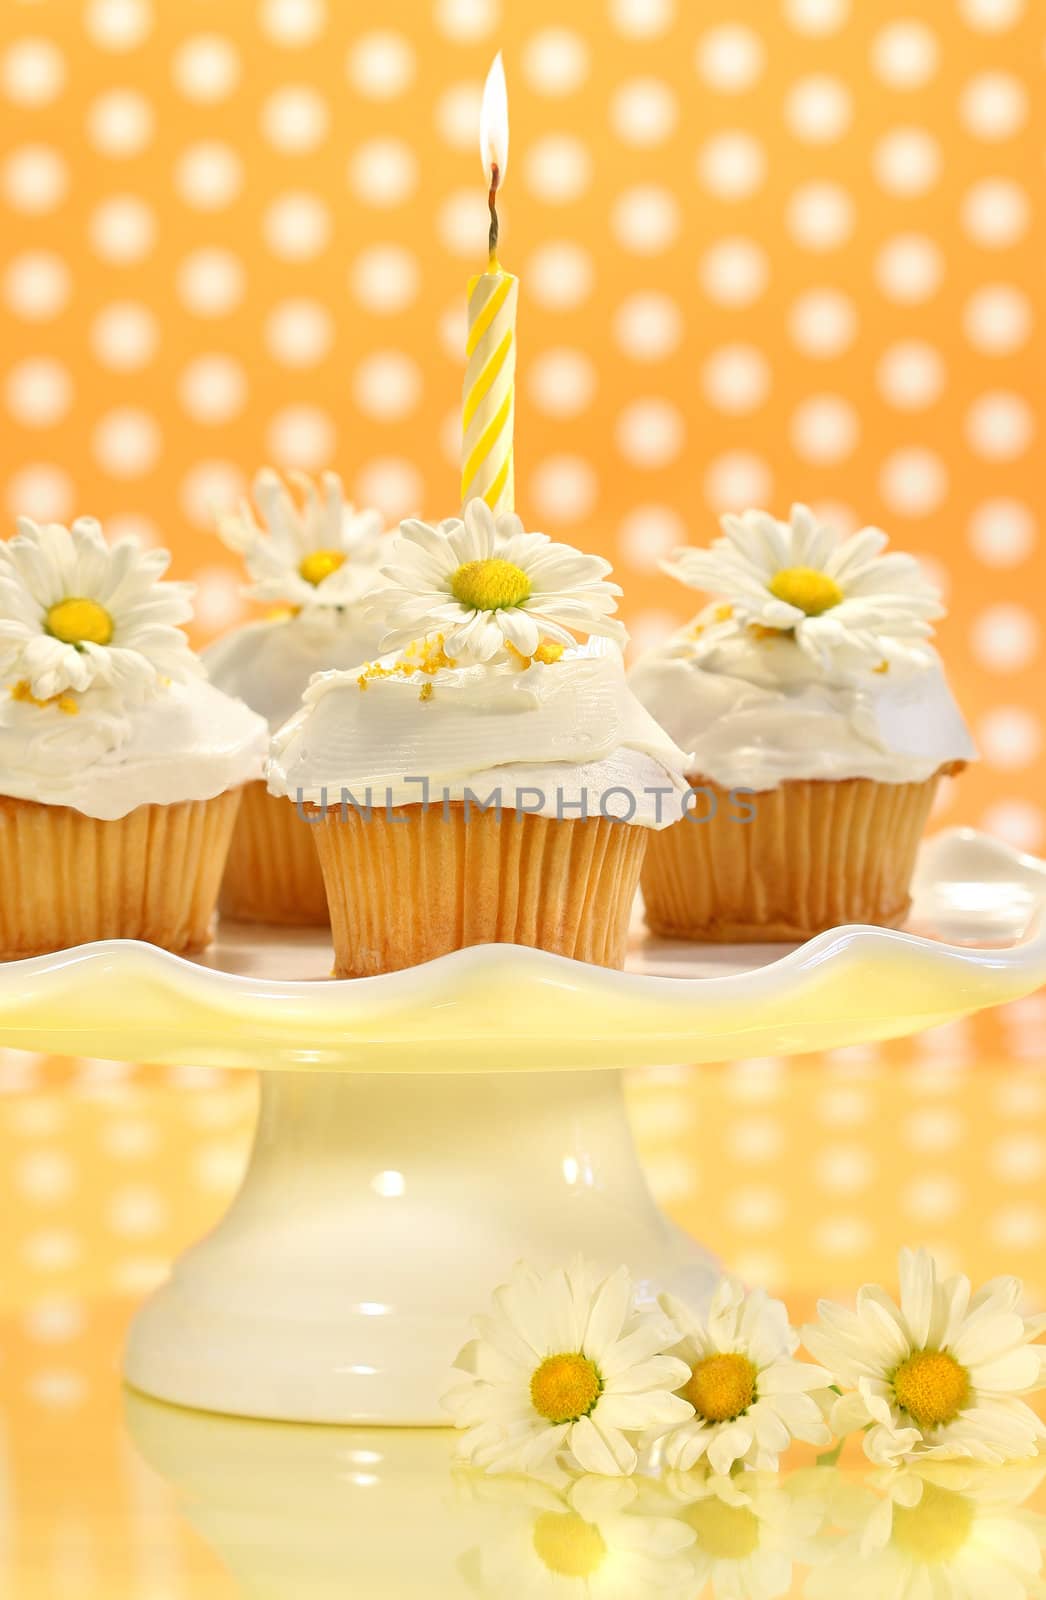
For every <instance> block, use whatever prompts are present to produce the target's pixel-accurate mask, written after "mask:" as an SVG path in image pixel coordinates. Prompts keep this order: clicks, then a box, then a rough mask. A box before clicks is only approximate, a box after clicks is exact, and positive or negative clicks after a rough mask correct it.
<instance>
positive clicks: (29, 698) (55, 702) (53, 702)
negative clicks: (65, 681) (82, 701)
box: [11, 678, 80, 717]
mask: <svg viewBox="0 0 1046 1600" xmlns="http://www.w3.org/2000/svg"><path fill="white" fill-rule="evenodd" d="M11 699H12V700H18V701H20V702H22V703H23V704H25V705H30V706H39V707H40V708H41V709H44V708H45V707H47V706H57V707H58V709H59V711H64V712H65V714H66V716H67V717H75V716H78V715H79V713H80V707H79V705H78V704H77V702H76V701H75V700H74V699H73V697H72V695H71V694H53V695H52V696H51V697H50V699H49V700H38V699H37V697H36V695H35V694H34V693H33V691H32V690H31V689H30V687H29V680H28V678H21V679H19V681H18V682H17V683H16V684H14V685H13V687H12V689H11Z"/></svg>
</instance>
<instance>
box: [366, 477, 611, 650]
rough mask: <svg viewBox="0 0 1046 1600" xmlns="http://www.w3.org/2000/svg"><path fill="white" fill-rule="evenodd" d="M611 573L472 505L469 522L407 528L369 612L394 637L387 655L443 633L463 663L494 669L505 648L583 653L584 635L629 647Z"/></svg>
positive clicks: (385, 644)
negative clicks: (548, 644)
mask: <svg viewBox="0 0 1046 1600" xmlns="http://www.w3.org/2000/svg"><path fill="white" fill-rule="evenodd" d="M610 570H611V569H610V565H609V563H608V562H606V561H604V560H603V559H602V558H601V557H600V556H586V555H582V554H581V553H580V552H579V551H577V550H574V549H573V548H572V547H571V546H570V545H566V544H554V543H553V542H552V540H551V539H549V537H548V535H547V534H544V533H525V532H524V531H523V524H522V522H521V521H520V520H519V518H518V517H517V516H515V515H514V514H509V515H506V516H500V517H495V516H494V514H493V512H492V511H491V509H490V507H489V506H488V505H487V504H486V502H485V501H483V500H470V501H469V503H468V505H467V506H466V507H465V510H464V514H463V520H459V519H458V518H456V517H452V518H448V519H447V520H446V521H445V522H441V523H440V524H439V526H438V527H436V528H432V527H430V526H429V525H428V523H425V522H413V521H411V522H404V523H402V524H401V525H400V533H399V537H398V539H397V540H396V541H395V544H394V545H393V547H392V550H391V553H390V559H389V564H388V565H387V566H384V567H383V568H382V573H383V575H384V576H385V577H386V578H387V579H389V581H390V587H389V588H386V589H380V590H378V592H377V593H376V594H375V595H374V596H373V598H372V600H371V601H370V602H369V604H370V605H371V607H372V608H373V609H374V610H375V612H376V613H377V614H378V615H380V616H381V618H382V620H384V622H385V623H386V625H387V628H388V632H387V633H386V635H385V637H384V638H383V640H382V649H383V650H396V649H399V648H400V647H401V646H402V645H405V644H411V643H413V642H414V640H416V639H419V638H422V637H425V636H428V635H432V634H437V633H439V634H442V635H443V636H444V648H445V650H446V652H447V655H448V656H451V657H452V658H453V659H454V660H457V661H489V660H490V659H491V657H492V656H495V655H497V654H498V653H499V652H500V651H503V650H504V649H505V646H506V645H511V646H512V647H513V648H514V649H515V650H516V651H518V652H519V653H520V654H521V655H523V656H528V657H530V656H533V655H534V654H535V653H536V652H537V651H538V650H539V649H540V647H541V646H542V645H543V643H544V641H545V640H550V641H552V643H553V644H554V645H555V644H558V645H572V644H574V643H575V642H576V641H575V638H574V634H575V632H576V633H586V634H592V633H598V634H605V635H606V636H607V637H609V638H611V639H616V640H617V641H618V642H619V643H624V641H625V639H626V638H627V635H626V633H625V630H624V628H623V627H622V625H621V623H620V622H615V621H613V620H612V619H611V616H610V613H611V612H612V611H614V610H615V609H616V607H617V596H618V595H619V594H620V593H621V590H620V589H619V588H618V586H617V584H616V583H608V582H607V581H606V576H607V574H608V573H609V572H610Z"/></svg>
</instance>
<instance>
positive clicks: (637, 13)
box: [610, 0, 676, 39]
mask: <svg viewBox="0 0 1046 1600" xmlns="http://www.w3.org/2000/svg"><path fill="white" fill-rule="evenodd" d="M675 14H676V5H675V0H610V20H611V23H612V24H613V27H614V29H615V31H616V32H617V33H620V34H621V35H622V36H623V37H624V38H626V39H655V38H657V37H658V36H659V35H660V34H663V33H667V32H668V30H669V28H670V27H671V26H672V23H673V22H674V20H675Z"/></svg>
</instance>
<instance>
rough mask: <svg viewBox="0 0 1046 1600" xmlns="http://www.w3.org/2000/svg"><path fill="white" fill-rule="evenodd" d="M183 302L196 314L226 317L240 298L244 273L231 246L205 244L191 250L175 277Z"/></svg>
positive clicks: (240, 262) (243, 283) (241, 263)
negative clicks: (198, 248)
mask: <svg viewBox="0 0 1046 1600" xmlns="http://www.w3.org/2000/svg"><path fill="white" fill-rule="evenodd" d="M175 283H176V287H177V290H178V296H179V299H180V300H181V302H182V304H183V305H184V306H185V307H186V308H187V309H188V310H189V311H191V312H192V313H193V315H194V316H197V317H225V316H227V315H228V314H229V312H230V311H234V310H235V309H236V307H237V306H238V305H239V303H240V301H241V300H242V299H243V292H244V288H245V285H246V273H245V271H244V267H243V262H242V261H241V260H240V258H239V257H238V256H236V255H234V254H233V252H232V251H231V250H225V249H222V248H220V247H219V246H216V245H215V246H207V247H205V248H203V249H200V250H193V251H192V252H191V254H189V255H187V256H186V257H185V258H184V259H183V260H182V261H181V262H180V263H179V266H178V271H177V275H176V278H175Z"/></svg>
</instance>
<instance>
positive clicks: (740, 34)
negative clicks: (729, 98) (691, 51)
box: [696, 22, 766, 94]
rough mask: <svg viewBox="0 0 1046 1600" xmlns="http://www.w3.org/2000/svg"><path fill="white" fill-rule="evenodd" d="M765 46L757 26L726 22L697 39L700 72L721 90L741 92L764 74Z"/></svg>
mask: <svg viewBox="0 0 1046 1600" xmlns="http://www.w3.org/2000/svg"><path fill="white" fill-rule="evenodd" d="M765 65H766V48H765V46H764V44H763V41H762V39H761V37H760V36H759V34H758V33H756V31H755V30H754V28H748V27H746V26H745V25H744V24H743V23H739V22H724V23H721V24H720V26H719V27H717V28H710V29H709V30H708V32H707V33H704V34H702V35H701V38H700V39H699V40H698V43H697V57H696V66H697V70H698V73H699V75H700V76H701V77H702V78H703V79H704V81H705V83H707V84H708V85H709V87H710V88H712V89H718V90H719V92H720V94H740V93H742V92H743V91H744V90H745V89H750V88H751V87H752V85H753V84H754V83H756V82H757V81H758V80H759V78H760V77H761V76H762V73H763V69H764V67H765Z"/></svg>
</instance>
